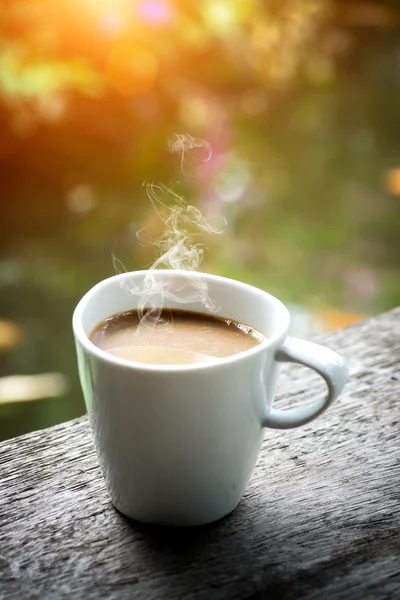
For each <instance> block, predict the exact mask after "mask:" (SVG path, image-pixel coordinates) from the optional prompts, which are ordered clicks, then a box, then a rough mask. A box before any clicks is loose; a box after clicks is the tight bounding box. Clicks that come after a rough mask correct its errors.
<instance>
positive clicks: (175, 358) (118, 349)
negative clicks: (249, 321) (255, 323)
mask: <svg viewBox="0 0 400 600" xmlns="http://www.w3.org/2000/svg"><path fill="white" fill-rule="evenodd" d="M90 339H91V341H92V342H93V343H94V344H95V345H96V346H98V347H99V348H101V349H102V350H105V351H106V352H109V353H110V354H113V355H114V356H118V357H120V358H125V359H128V360H133V361H138V362H144V363H152V364H163V365H183V364H195V363H203V362H206V363H209V362H215V361H217V360H218V359H220V358H225V357H227V356H232V355H233V354H238V353H239V352H243V351H245V350H249V349H250V348H253V347H254V346H257V345H258V344H260V343H261V342H262V341H263V340H264V336H263V335H262V334H261V333H259V332H258V331H256V330H255V329H252V328H251V327H248V326H247V325H243V324H242V323H237V322H236V321H232V320H230V319H223V318H219V317H214V316H212V315H204V314H201V313H196V312H190V311H185V310H169V309H168V310H167V309H165V310H163V311H161V315H160V319H159V320H158V321H157V322H156V323H155V324H154V325H152V326H150V325H148V324H146V323H145V324H142V325H141V324H140V317H139V314H138V312H137V311H136V310H130V311H128V312H123V313H120V314H117V315H114V316H111V317H109V318H108V319H105V320H104V321H102V322H101V323H99V325H97V327H96V328H95V329H94V331H93V332H92V333H91V335H90Z"/></svg>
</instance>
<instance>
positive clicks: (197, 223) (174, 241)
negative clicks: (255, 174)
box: [113, 134, 226, 327]
mask: <svg viewBox="0 0 400 600" xmlns="http://www.w3.org/2000/svg"><path fill="white" fill-rule="evenodd" d="M169 149H170V151H171V152H179V153H180V154H181V169H182V171H184V168H185V165H186V163H187V158H188V153H189V152H190V151H191V150H193V149H200V150H203V151H204V156H200V158H196V160H202V161H208V160H210V158H211V154H212V152H211V147H210V145H209V144H208V143H207V142H205V141H204V140H200V139H198V138H193V137H191V136H189V135H181V134H176V135H175V137H174V139H173V140H171V141H170V143H169ZM193 160H194V159H193ZM193 160H192V163H193ZM143 185H144V187H145V188H146V191H147V196H148V198H149V200H150V202H151V204H152V206H153V209H154V211H155V213H156V215H157V217H158V218H159V219H160V220H161V221H162V223H163V227H164V232H163V234H162V236H161V237H160V238H159V239H158V240H155V241H152V240H149V239H148V238H147V237H146V232H145V230H140V231H138V232H137V234H136V235H137V238H138V240H139V241H140V242H142V243H143V242H145V243H151V244H152V245H154V247H155V248H156V249H157V250H158V253H159V256H158V258H157V259H156V260H155V262H154V263H153V264H152V265H151V267H150V268H149V269H148V271H147V273H146V276H145V278H144V280H143V282H142V283H141V284H140V285H136V284H132V283H131V282H130V283H129V284H126V285H127V286H128V287H127V290H128V291H129V293H130V294H133V295H135V296H136V297H137V298H138V312H139V317H140V325H141V326H142V325H145V326H148V327H153V326H154V325H155V324H157V323H162V322H164V323H165V321H163V320H162V319H161V312H162V310H163V307H164V306H165V304H166V302H167V301H168V300H172V301H174V302H178V303H179V304H182V305H184V304H189V303H194V302H200V303H201V304H202V305H203V306H205V307H206V308H207V309H208V310H209V311H211V312H217V311H218V310H219V307H218V306H217V305H216V304H215V303H214V302H213V300H212V299H211V298H210V297H209V294H208V286H207V283H206V282H205V281H204V279H202V278H201V277H200V275H199V272H198V271H199V267H200V265H201V262H202V260H203V255H204V251H205V246H204V243H200V242H199V241H198V238H199V237H200V236H201V237H204V235H205V234H206V235H212V234H221V233H222V231H223V228H224V226H225V224H226V222H225V219H223V218H222V217H220V218H219V220H220V222H221V226H220V227H216V226H214V225H211V224H210V223H209V222H208V221H207V220H206V218H205V217H204V216H203V214H202V213H201V212H200V210H199V209H198V208H196V207H195V206H192V205H190V204H187V203H186V201H185V200H184V198H183V197H182V196H179V195H178V194H177V193H176V192H174V191H173V190H172V189H171V188H169V187H167V186H165V185H162V184H156V183H144V184H143ZM113 263H114V268H115V270H116V271H117V272H121V270H122V271H126V269H125V268H124V266H123V265H122V263H121V262H120V261H119V260H118V259H117V258H116V256H115V255H113ZM157 269H176V270H179V271H182V272H183V273H184V274H185V276H184V279H183V283H180V284H179V287H178V288H177V287H174V288H173V287H172V285H171V284H170V283H167V282H165V281H163V282H161V281H160V280H158V278H157V277H156V276H155V271H156V270H157Z"/></svg>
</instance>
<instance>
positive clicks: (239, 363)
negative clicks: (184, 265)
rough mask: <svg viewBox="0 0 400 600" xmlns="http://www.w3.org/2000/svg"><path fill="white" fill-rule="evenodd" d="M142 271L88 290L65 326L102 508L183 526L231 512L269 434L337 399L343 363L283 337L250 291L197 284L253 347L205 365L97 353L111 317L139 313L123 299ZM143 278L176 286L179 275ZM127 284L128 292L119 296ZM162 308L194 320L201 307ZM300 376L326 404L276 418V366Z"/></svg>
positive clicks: (278, 306)
mask: <svg viewBox="0 0 400 600" xmlns="http://www.w3.org/2000/svg"><path fill="white" fill-rule="evenodd" d="M145 275H146V271H137V272H134V273H124V274H122V275H116V276H115V277H111V278H110V279H106V280H104V281H102V282H100V283H99V284H97V285H96V286H95V287H94V288H92V289H91V290H90V291H89V292H88V293H87V294H86V295H85V296H84V297H83V299H82V300H81V301H80V302H79V304H78V306H77V308H76V310H75V313H74V317H73V330H74V335H75V341H76V347H77V355H78V367H79V375H80V380H81V384H82V389H83V394H84V397H85V402H86V406H87V410H88V413H89V418H90V423H91V426H92V430H93V435H94V440H95V445H96V448H97V453H98V457H99V461H100V464H101V468H102V472H103V474H104V478H105V481H106V484H107V488H108V491H109V494H110V497H111V500H112V502H113V504H114V505H115V507H116V508H117V509H118V510H119V511H121V512H122V513H123V514H125V515H127V516H128V517H131V518H133V519H136V520H138V521H141V522H144V523H152V524H158V525H175V526H191V525H203V524H206V523H210V522H212V521H215V520H217V519H220V518H221V517H223V516H225V515H227V514H228V513H230V512H231V511H232V510H233V509H234V508H235V507H236V506H237V504H238V503H239V501H240V499H241V498H242V495H243V492H244V490H245V488H246V485H247V483H248V481H249V479H250V477H251V474H252V471H253V469H254V465H255V463H256V460H257V456H258V453H259V450H260V446H261V443H262V441H263V438H264V432H265V428H266V427H272V428H278V429H289V428H291V427H298V426H300V425H303V424H305V423H307V422H309V421H311V420H312V419H314V418H315V417H317V416H318V415H320V414H321V413H322V412H323V411H324V410H325V409H326V408H328V406H329V405H330V404H331V403H332V402H333V401H334V400H335V399H336V398H337V397H338V396H339V394H340V392H341V390H342V389H343V386H344V384H345V381H346V379H347V368H346V366H345V363H344V361H343V360H342V358H341V357H340V356H339V355H338V354H336V353H335V352H332V351H331V350H328V349H327V348H325V347H324V346H319V345H317V344H314V343H311V342H305V341H302V340H298V339H293V338H288V337H287V334H288V328H289V323H290V316H289V312H288V310H287V309H286V307H285V306H284V305H283V304H282V303H281V302H280V301H279V300H277V299H276V298H274V297H273V296H271V295H270V294H268V293H266V292H264V291H262V290H259V289H257V288H255V287H252V286H250V285H247V284H245V283H241V282H239V281H234V280H231V279H226V278H223V277H217V276H215V275H206V274H201V275H200V277H201V279H202V281H203V282H204V281H206V282H207V284H208V293H209V297H210V298H212V300H213V301H214V303H216V304H217V305H218V306H219V307H220V310H219V312H218V315H220V316H221V317H225V318H228V319H233V320H235V321H239V322H241V323H245V324H246V325H249V326H251V327H254V328H255V329H257V330H258V331H260V332H261V333H262V334H264V335H265V336H266V338H265V341H263V342H262V343H261V344H259V345H257V346H255V347H253V348H251V349H250V350H246V351H245V352H242V353H240V354H235V355H233V356H229V357H227V358H223V359H220V360H218V361H216V362H213V363H199V364H191V365H154V364H144V363H139V362H137V363H134V362H130V361H127V360H125V359H122V358H118V357H116V356H113V355H111V354H109V353H107V352H105V351H103V350H100V348H98V347H97V346H95V345H94V344H93V343H92V342H91V341H90V339H89V335H90V333H91V332H92V330H93V328H94V327H95V326H96V325H97V324H98V323H100V322H101V321H102V320H103V319H105V318H107V317H110V316H111V315H114V314H116V313H119V312H122V311H126V310H129V309H134V308H137V303H138V297H137V296H135V294H132V293H130V292H129V289H130V288H131V286H132V285H139V284H140V283H141V282H143V279H144V277H145ZM152 277H153V278H156V280H157V281H158V282H162V284H163V285H165V286H168V285H172V286H175V287H176V286H178V287H179V286H180V284H181V283H182V284H183V283H184V281H185V278H186V277H187V275H186V274H185V273H184V272H182V271H162V270H160V271H154V272H152ZM127 284H128V285H127ZM166 307H168V308H185V309H187V310H193V311H197V312H200V313H208V312H209V310H208V309H207V308H205V307H204V305H203V304H202V303H201V302H194V303H191V304H185V305H182V303H180V302H179V301H177V300H174V301H173V300H167V301H166ZM282 362H294V363H299V364H302V365H306V366H308V367H310V368H311V369H314V371H316V372H317V373H319V374H320V375H321V376H322V377H323V378H324V379H325V381H326V383H327V388H328V390H327V394H326V396H325V397H323V398H321V399H319V400H315V401H314V402H312V403H311V404H308V405H306V406H303V407H301V408H295V409H291V410H284V411H281V410H276V409H274V408H273V399H274V393H275V385H276V381H277V377H278V372H279V367H280V363H282Z"/></svg>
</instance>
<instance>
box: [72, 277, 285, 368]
mask: <svg viewBox="0 0 400 600" xmlns="http://www.w3.org/2000/svg"><path fill="white" fill-rule="evenodd" d="M147 271H148V270H146V269H143V270H137V271H129V272H126V273H120V274H118V275H112V276H111V277H107V278H106V279H103V280H101V281H99V282H98V283H97V284H95V285H94V286H93V287H92V288H91V289H90V290H88V291H87V292H86V293H85V294H84V296H83V297H82V298H81V299H80V301H79V302H78V304H77V306H76V308H75V310H74V313H73V316H72V329H73V333H74V336H75V339H76V341H77V342H78V343H79V344H80V345H81V346H82V347H83V348H84V349H85V350H86V351H87V352H88V353H89V354H92V355H93V356H95V357H96V358H98V359H99V360H102V361H106V362H108V363H110V364H113V365H115V366H116V367H121V368H123V369H130V370H133V371H148V372H153V373H156V372H159V373H167V372H171V373H177V372H191V371H198V370H202V369H216V368H220V367H223V366H228V365H231V364H235V363H237V362H239V361H241V360H245V359H246V358H250V357H252V356H254V355H256V354H259V353H260V354H261V353H262V352H263V351H265V350H266V349H267V348H271V347H274V346H276V347H278V346H279V345H280V344H281V343H282V342H283V340H284V339H285V337H286V336H287V334H288V330H289V325H290V313H289V310H288V309H287V307H286V306H285V305H284V304H283V302H281V301H280V300H279V299H278V298H276V297H275V296H273V295H272V294H270V293H269V292H266V291H264V290H262V289H260V288H257V287H255V286H253V285H250V284H248V283H244V282H243V281H238V280H236V279H231V278H229V277H222V276H220V275H213V274H211V273H204V272H197V275H200V276H203V277H205V278H206V279H207V280H208V281H210V282H211V281H213V282H215V283H217V282H220V283H225V284H226V283H230V284H233V285H234V286H235V287H236V288H241V289H242V290H248V291H249V292H252V293H254V292H257V293H259V294H262V295H264V296H266V297H267V298H268V300H269V302H271V303H272V304H273V305H274V306H275V308H276V309H277V310H279V311H280V312H281V314H282V321H283V325H282V327H281V330H280V331H278V332H277V333H276V334H275V335H271V336H268V337H265V338H264V340H263V341H262V342H261V343H260V344H257V345H256V346H254V347H253V348H250V349H248V350H244V351H243V352H239V353H237V354H232V355H231V356H227V357H225V358H218V360H216V361H215V362H214V361H213V362H209V363H193V364H183V365H162V364H153V363H143V362H139V361H133V360H128V359H125V358H120V357H118V356H114V355H113V354H110V353H109V352H107V351H106V350H102V349H101V348H99V347H98V346H96V345H95V344H94V343H93V342H92V341H91V340H90V338H89V336H88V335H87V334H86V332H85V331H84V328H83V324H82V314H83V311H84V310H85V308H86V306H87V304H88V303H89V302H90V301H91V299H92V297H93V296H95V295H96V293H97V292H98V291H99V290H100V289H101V288H102V287H104V286H106V285H110V283H111V282H113V281H115V282H116V283H117V282H118V283H120V282H121V281H123V280H124V279H128V278H129V277H131V276H132V275H135V274H137V273H142V274H145V273H146V272H147ZM157 273H160V275H162V274H166V275H171V276H174V275H175V276H176V275H179V276H182V275H183V274H184V272H183V271H179V270H173V269H157ZM110 316H111V315H110ZM221 317H222V318H224V317H223V316H222V315H221Z"/></svg>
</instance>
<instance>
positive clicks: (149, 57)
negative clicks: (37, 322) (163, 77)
mask: <svg viewBox="0 0 400 600" xmlns="http://www.w3.org/2000/svg"><path fill="white" fill-rule="evenodd" d="M158 72H159V60H158V57H157V56H156V54H155V53H154V52H152V50H151V49H149V48H148V47H147V46H146V45H144V44H143V43H141V42H138V41H135V40H130V39H128V40H119V41H118V42H117V43H116V44H114V46H113V47H112V48H111V49H110V52H109V54H108V57H107V64H106V70H105V77H106V81H107V84H108V85H109V86H110V87H111V88H112V89H114V90H115V91H116V92H118V93H119V94H121V95H122V96H134V95H137V94H144V93H146V92H149V91H151V90H152V88H153V87H154V84H155V82H156V80H157V76H158Z"/></svg>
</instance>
